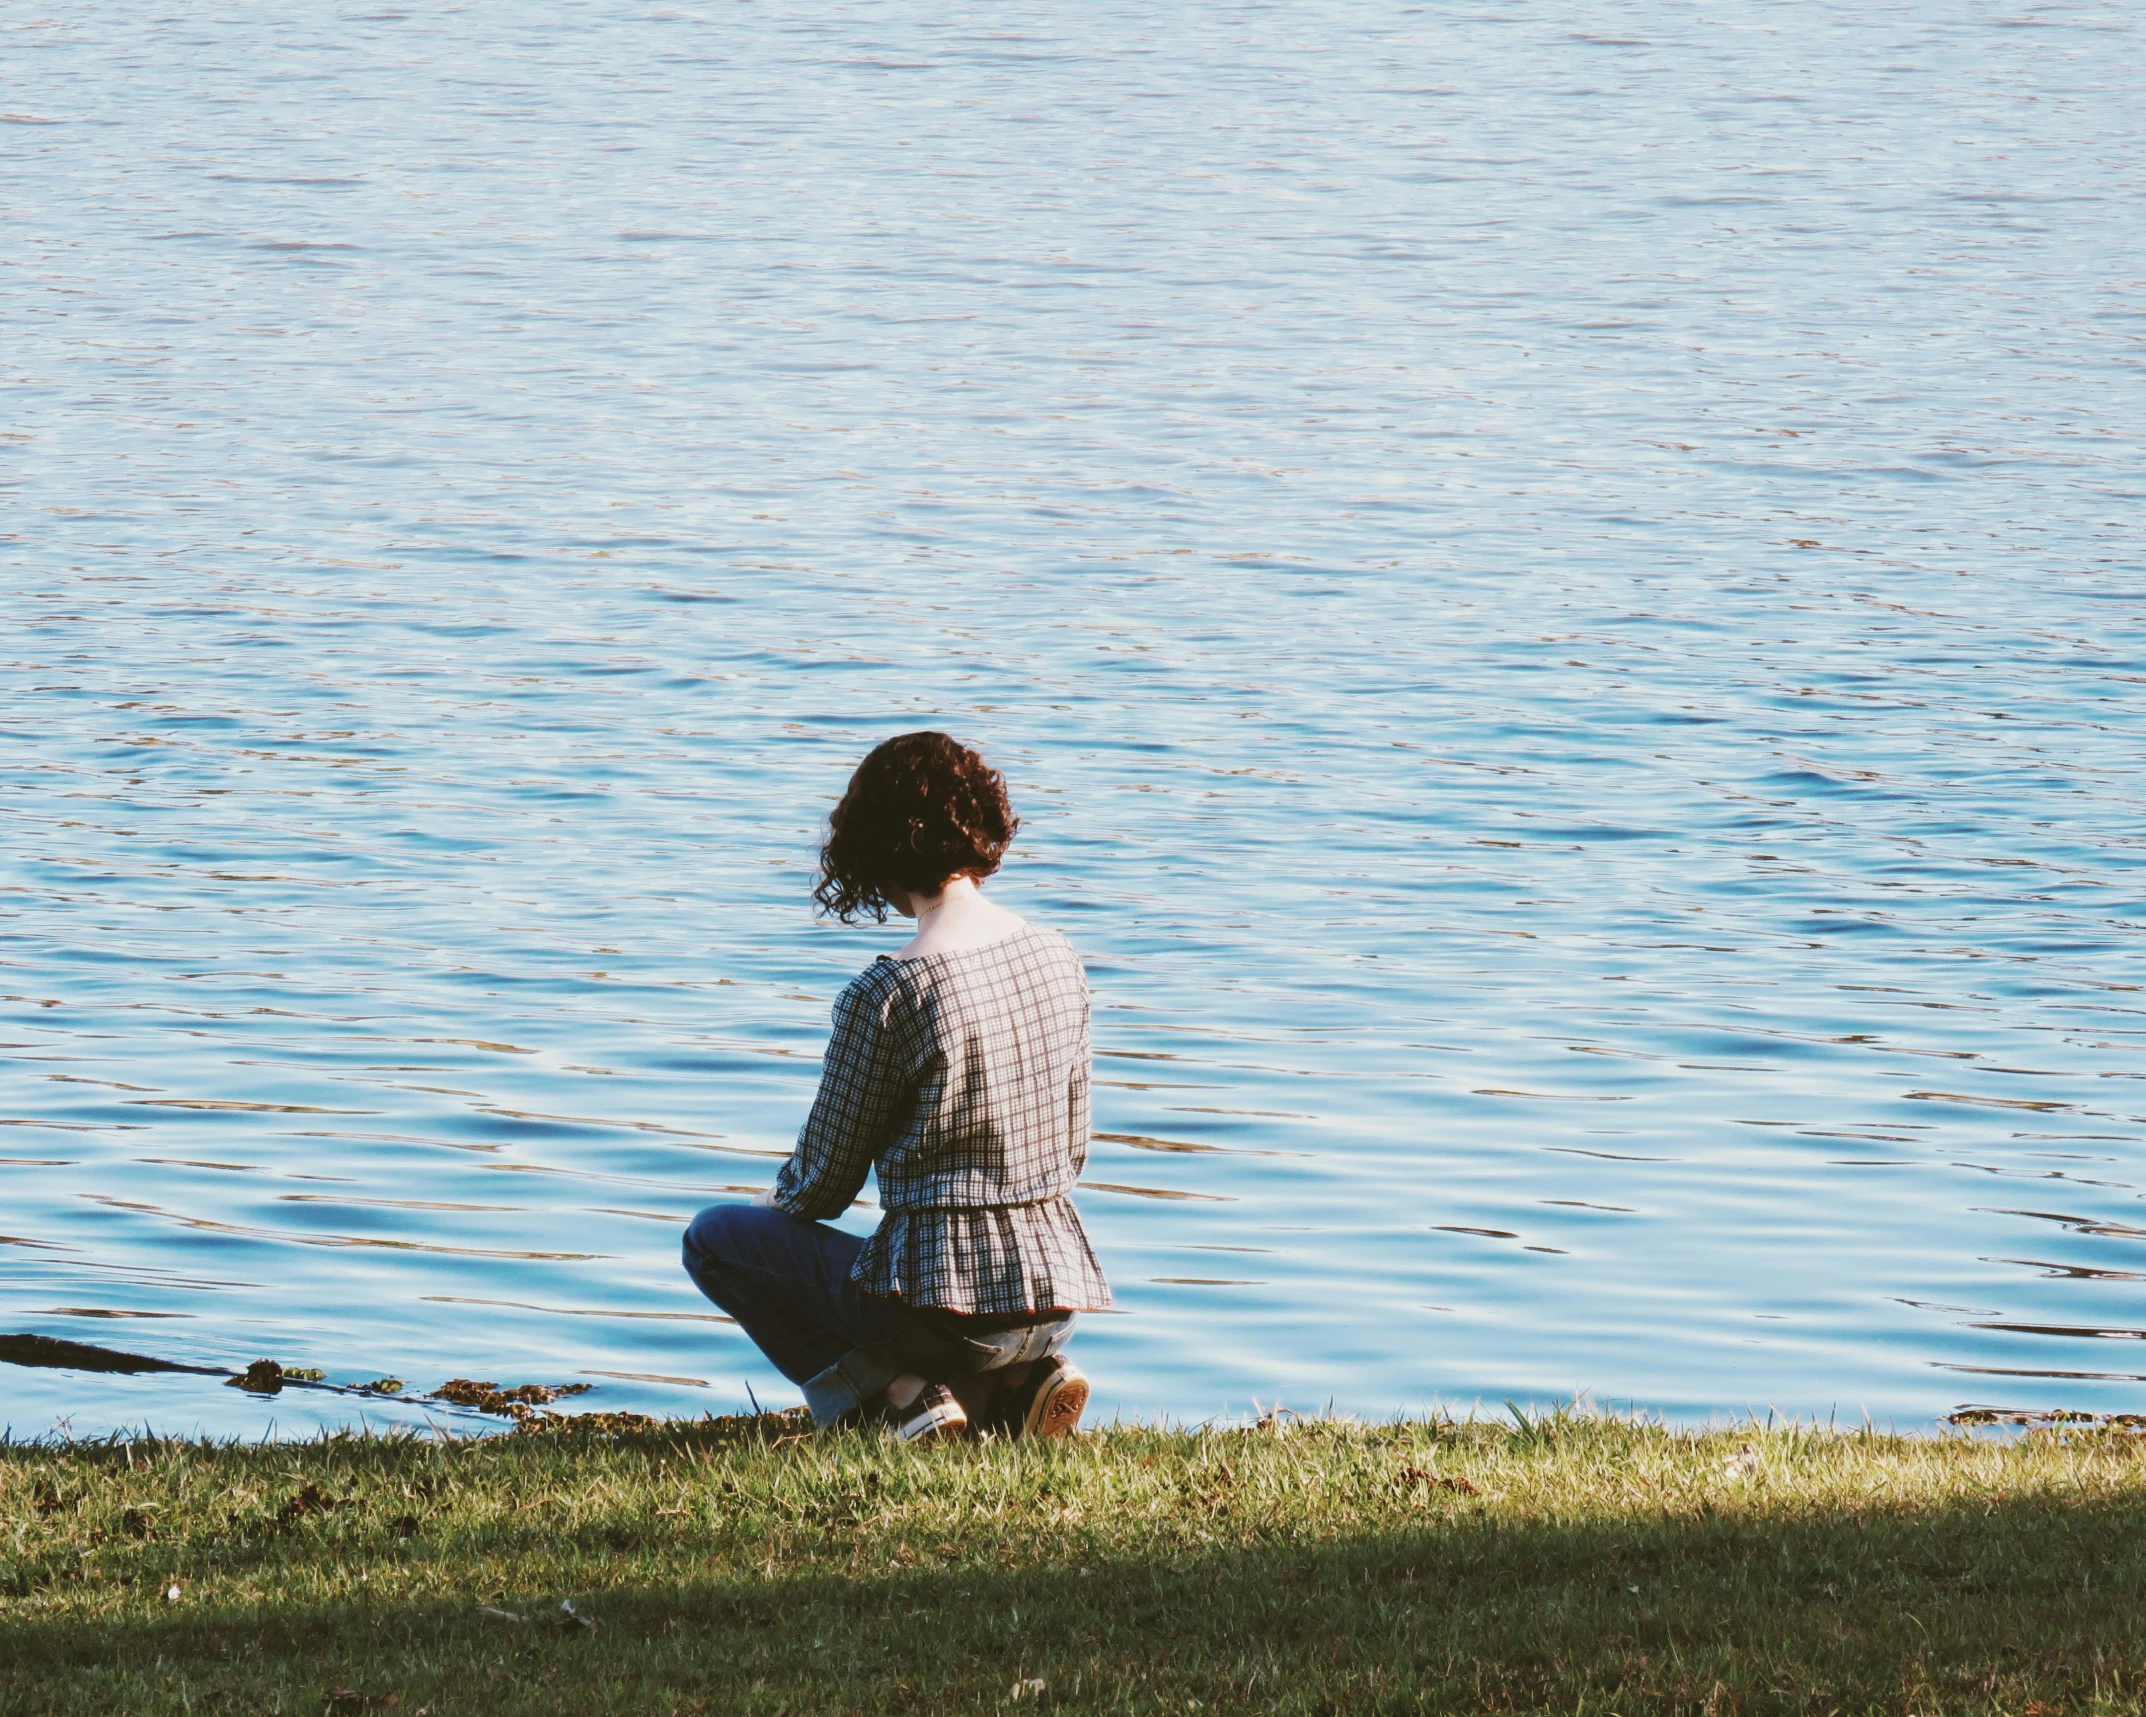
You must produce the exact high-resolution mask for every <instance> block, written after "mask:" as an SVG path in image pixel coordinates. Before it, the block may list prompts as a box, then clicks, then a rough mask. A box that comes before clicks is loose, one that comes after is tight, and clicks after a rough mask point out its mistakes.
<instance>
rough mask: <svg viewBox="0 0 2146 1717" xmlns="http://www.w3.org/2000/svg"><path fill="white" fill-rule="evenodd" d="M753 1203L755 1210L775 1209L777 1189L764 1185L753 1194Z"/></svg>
mask: <svg viewBox="0 0 2146 1717" xmlns="http://www.w3.org/2000/svg"><path fill="white" fill-rule="evenodd" d="M752 1203H753V1208H754V1209H755V1210H773V1209H774V1208H775V1189H774V1188H773V1187H771V1186H764V1187H762V1188H761V1189H760V1190H759V1191H758V1192H756V1193H754V1194H753V1199H752Z"/></svg>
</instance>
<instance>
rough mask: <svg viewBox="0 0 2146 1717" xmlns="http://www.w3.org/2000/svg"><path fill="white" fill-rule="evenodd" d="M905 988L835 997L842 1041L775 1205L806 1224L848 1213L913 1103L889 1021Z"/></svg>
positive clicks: (779, 1179)
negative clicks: (910, 1102)
mask: <svg viewBox="0 0 2146 1717" xmlns="http://www.w3.org/2000/svg"><path fill="white" fill-rule="evenodd" d="M898 995H899V991H887V990H883V989H881V988H879V987H878V986H877V985H867V984H864V983H852V984H851V985H850V986H849V987H848V988H847V989H845V990H844V991H843V992H842V994H841V995H840V996H838V997H837V998H836V999H835V1015H834V1018H835V1029H834V1036H833V1037H831V1038H830V1039H829V1040H828V1043H827V1056H826V1059H825V1060H824V1061H823V1062H821V1064H820V1090H819V1095H818V1096H817V1097H815V1098H814V1099H813V1100H812V1113H811V1114H810V1115H809V1116H807V1117H806V1119H805V1126H804V1130H803V1131H802V1132H800V1133H799V1134H798V1135H797V1149H796V1150H794V1151H792V1152H791V1153H790V1160H789V1161H788V1162H786V1163H784V1164H783V1165H782V1172H781V1173H780V1174H778V1175H777V1176H776V1177H775V1188H774V1193H773V1196H772V1197H771V1198H770V1199H769V1200H768V1202H769V1203H770V1204H772V1205H774V1206H775V1208H776V1209H778V1210H786V1211H788V1212H789V1213H790V1214H791V1215H792V1216H795V1217H798V1218H800V1219H801V1220H803V1221H806V1222H821V1221H825V1220H826V1219H827V1218H828V1217H831V1216H840V1215H841V1214H842V1212H843V1211H845V1210H847V1209H848V1208H849V1206H850V1201H851V1200H852V1199H854V1198H855V1197H856V1196H857V1193H858V1189H859V1188H861V1187H862V1186H863V1185H864V1177H865V1176H866V1175H868V1174H870V1173H871V1172H872V1163H873V1160H874V1159H875V1158H876V1157H877V1156H878V1155H879V1152H880V1148H881V1147H882V1146H883V1145H885V1144H886V1142H887V1139H888V1136H889V1135H890V1134H891V1133H892V1132H893V1130H894V1128H895V1126H896V1125H897V1124H898V1123H899V1122H900V1121H901V1120H902V1119H903V1118H904V1116H905V1115H906V1114H907V1112H908V1106H909V1097H910V1091H909V1081H908V1079H907V1078H906V1077H905V1075H904V1070H903V1067H902V1057H901V1055H900V1050H899V1045H898V1044H897V1043H896V1042H895V1041H894V1036H895V1034H894V1032H893V1030H892V1029H891V1027H892V1025H893V1022H892V1021H891V1020H889V1019H888V1017H887V1014H888V1011H889V1009H890V1008H892V1007H895V1006H898V1005H899V1004H898V1001H897V997H898Z"/></svg>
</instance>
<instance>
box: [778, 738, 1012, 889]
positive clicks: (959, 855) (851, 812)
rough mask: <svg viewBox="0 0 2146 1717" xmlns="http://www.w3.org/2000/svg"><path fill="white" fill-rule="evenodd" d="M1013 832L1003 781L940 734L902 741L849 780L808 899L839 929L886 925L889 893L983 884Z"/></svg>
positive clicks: (878, 751)
mask: <svg viewBox="0 0 2146 1717" xmlns="http://www.w3.org/2000/svg"><path fill="white" fill-rule="evenodd" d="M1020 826H1021V819H1020V818H1018V817H1016V816H1015V815H1014V814H1013V806H1012V805H1010V804H1008V803H1007V800H1006V778H1005V777H1004V776H1003V775H1001V774H1000V773H999V772H998V771H997V770H996V769H994V768H992V767H991V765H990V764H988V763H986V762H985V761H984V760H983V759H982V758H981V757H979V756H977V755H976V753H975V752H973V751H971V750H970V749H969V748H968V747H967V746H965V745H963V744H961V743H960V742H959V741H958V740H954V739H951V738H949V737H948V736H947V735H945V734H943V733H905V734H902V735H901V736H900V737H899V738H895V739H890V740H888V741H887V742H886V743H885V744H884V745H881V746H878V747H876V748H874V750H873V751H872V753H871V755H870V756H868V757H866V758H865V760H864V761H863V762H862V763H860V764H858V765H857V772H856V774H854V775H852V776H851V777H850V778H849V790H848V791H847V792H845V793H844V794H843V795H842V802H841V803H840V804H838V805H837V806H836V807H835V808H834V812H833V814H832V815H830V816H829V817H828V819H827V842H826V844H825V845H824V846H822V847H821V848H820V882H819V886H818V887H817V888H815V889H814V890H813V891H812V898H813V899H814V900H816V901H818V902H819V906H820V910H821V911H822V912H830V913H832V914H834V916H835V917H837V918H839V919H841V920H842V921H843V922H844V923H845V924H846V923H850V922H853V921H854V920H855V919H856V918H857V917H858V915H859V914H861V913H866V912H868V913H870V914H871V915H872V916H873V917H874V918H877V919H880V920H881V921H884V920H885V918H886V916H887V908H888V906H889V905H890V904H892V903H891V902H890V901H889V899H888V897H887V890H888V889H889V888H895V889H899V890H901V892H903V893H904V894H908V895H927V896H929V895H934V894H937V893H938V892H939V891H940V890H941V889H943V888H945V886H946V885H947V883H948V882H949V881H950V880H951V879H952V878H954V877H957V876H969V877H975V878H977V879H978V880H981V879H982V878H984V877H987V876H989V875H990V874H991V873H992V872H993V871H995V870H997V869H998V867H999V860H1000V859H1001V858H1003V857H1004V856H1005V853H1006V848H1007V847H1008V846H1009V845H1010V844H1011V843H1012V841H1013V836H1014V831H1015V830H1016V829H1018V828H1019V827H1020Z"/></svg>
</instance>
